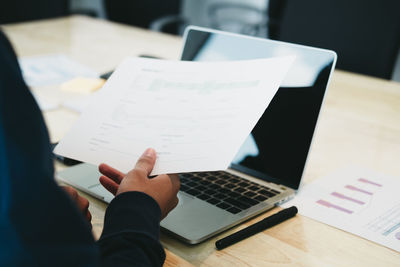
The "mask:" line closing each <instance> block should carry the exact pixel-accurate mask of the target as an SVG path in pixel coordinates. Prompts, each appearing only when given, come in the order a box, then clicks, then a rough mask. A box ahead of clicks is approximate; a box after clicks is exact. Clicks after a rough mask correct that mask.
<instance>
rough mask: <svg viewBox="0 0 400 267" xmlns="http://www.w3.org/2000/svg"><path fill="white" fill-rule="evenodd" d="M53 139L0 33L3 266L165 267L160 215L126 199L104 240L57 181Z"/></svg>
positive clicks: (131, 196)
mask: <svg viewBox="0 0 400 267" xmlns="http://www.w3.org/2000/svg"><path fill="white" fill-rule="evenodd" d="M53 177H54V167H53V159H52V152H51V149H50V144H49V136H48V133H47V129H46V126H45V123H44V120H43V117H42V114H41V112H40V110H39V108H38V106H37V104H36V103H35V101H34V99H33V97H32V95H31V93H30V91H29V90H28V88H27V86H26V84H25V83H24V80H23V78H22V75H21V71H20V68H19V65H18V62H17V58H16V56H15V53H14V51H13V50H12V47H11V45H10V43H9V42H8V41H7V39H6V37H5V36H4V34H3V33H1V32H0V266H100V265H101V266H159V265H162V264H163V262H164V260H165V253H164V250H163V249H162V246H161V245H160V243H159V227H160V226H159V221H160V216H161V212H160V208H159V206H158V204H157V203H156V202H155V201H154V200H153V199H152V198H151V197H149V196H148V195H146V194H144V193H140V192H128V193H124V194H121V195H119V196H117V197H116V198H115V199H114V200H113V201H112V202H111V203H110V205H109V206H108V208H107V211H106V216H105V219H104V229H103V233H102V235H101V238H100V240H99V241H98V242H95V240H94V238H93V236H92V233H91V231H90V228H89V225H88V224H87V222H86V221H85V219H84V218H83V216H82V215H81V214H80V212H79V211H78V210H77V208H76V207H75V205H74V203H72V201H71V200H70V199H69V197H68V196H67V195H66V194H65V193H64V192H63V191H62V190H61V189H60V188H59V187H58V186H57V184H56V182H55V181H54V178H53Z"/></svg>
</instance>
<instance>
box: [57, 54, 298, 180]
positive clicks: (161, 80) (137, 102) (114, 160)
mask: <svg viewBox="0 0 400 267" xmlns="http://www.w3.org/2000/svg"><path fill="white" fill-rule="evenodd" d="M293 61H294V57H283V58H271V59H258V60H250V61H232V62H188V61H164V60H156V59H146V58H128V59H126V60H125V61H124V62H123V63H122V64H121V65H120V66H119V67H118V68H117V70H116V71H115V72H114V74H113V75H112V76H111V77H110V79H109V80H108V82H107V83H106V84H105V86H104V87H103V88H102V89H101V90H100V91H99V92H98V94H97V95H96V96H95V98H94V99H93V100H92V101H91V104H90V105H89V107H88V108H86V109H85V111H84V112H83V114H82V116H81V117H80V119H79V120H78V122H77V123H76V124H75V125H74V126H73V128H72V130H71V131H70V132H69V133H68V134H67V135H66V136H65V138H64V139H62V140H61V142H60V144H59V145H58V146H57V147H56V149H55V153H57V154H60V155H63V156H66V157H70V158H74V159H78V160H81V161H84V162H88V163H92V164H99V163H102V162H104V163H107V164H110V165H111V166H113V167H115V168H117V169H120V170H121V171H124V172H126V171H128V170H130V169H132V168H133V167H134V165H135V163H136V161H137V159H138V158H139V157H140V155H141V154H142V152H144V151H145V149H146V148H148V147H152V148H154V149H155V150H156V152H157V155H158V158H157V161H156V165H155V167H154V169H153V172H152V174H153V175H156V174H160V173H181V172H192V171H215V170H224V169H226V168H227V167H228V166H229V164H230V162H231V160H232V159H233V158H234V156H235V154H236V152H237V151H238V149H239V148H240V146H241V144H242V143H243V142H244V141H245V139H246V137H247V136H248V135H249V133H250V132H251V130H252V129H253V127H254V126H255V124H256V122H257V121H258V119H259V118H260V117H261V115H262V114H263V112H264V110H265V109H266V108H267V106H268V105H269V103H270V101H271V100H272V98H273V96H274V95H275V93H276V92H277V90H278V88H279V85H280V83H281V81H282V79H283V78H284V76H285V74H286V72H287V71H288V69H289V67H290V65H291V64H292V63H293Z"/></svg>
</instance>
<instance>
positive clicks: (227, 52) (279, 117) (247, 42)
mask: <svg viewBox="0 0 400 267" xmlns="http://www.w3.org/2000/svg"><path fill="white" fill-rule="evenodd" d="M284 55H295V56H296V61H295V63H294V65H293V67H292V68H291V70H290V71H289V73H288V75H287V77H286V78H285V80H284V82H283V84H282V86H281V87H280V89H279V90H278V93H277V95H276V96H275V97H274V99H273V101H272V102H271V104H270V106H269V107H268V108H267V110H266V111H265V113H264V115H263V116H262V118H261V119H260V121H259V122H258V124H257V125H256V127H255V128H254V129H253V132H252V134H251V135H250V136H249V138H248V139H247V140H246V142H245V143H244V144H243V146H242V148H241V149H240V151H239V152H238V154H237V156H236V157H235V159H234V160H233V161H232V164H231V167H230V168H229V169H228V170H226V171H225V173H226V174H227V175H224V172H218V173H194V174H182V175H181V180H182V181H183V183H182V185H181V191H180V192H179V193H178V198H179V204H178V206H177V207H176V208H175V209H174V210H173V211H171V212H170V214H169V215H168V216H167V217H166V218H165V219H164V220H162V221H161V227H162V230H164V231H165V232H167V233H170V234H172V235H174V236H176V237H177V238H178V239H180V240H182V241H184V242H186V243H190V244H197V243H199V242H201V241H204V240H206V239H208V238H210V237H212V236H214V235H216V234H218V233H220V232H222V231H224V230H226V229H229V228H231V227H233V226H235V225H237V224H239V223H241V222H243V221H245V220H247V219H249V218H251V217H253V216H255V215H257V214H260V213H262V212H264V211H267V210H269V209H271V208H273V207H274V206H276V205H278V204H280V203H282V202H285V201H287V200H288V199H290V198H292V197H293V196H294V194H295V193H296V190H297V189H298V188H299V187H300V182H301V178H302V175H303V171H304V167H305V164H306V159H307V156H308V153H309V150H310V146H311V142H312V137H313V134H314V131H315V128H316V124H317V119H318V115H319V113H320V109H321V106H322V103H323V99H324V95H325V91H326V89H327V86H328V83H329V80H330V76H331V73H332V72H333V69H334V66H335V63H336V54H335V53H334V52H333V51H329V50H324V49H319V48H313V47H307V46H301V45H295V44H289V43H284V42H278V41H273V40H268V39H261V38H255V37H249V36H243V35H239V34H232V33H226V32H221V31H216V30H211V29H206V28H200V27H194V26H189V27H188V28H187V29H186V31H185V34H184V47H183V50H182V56H181V59H182V60H195V61H204V60H216V61H221V60H240V59H252V58H263V57H274V56H284ZM266 75H268V73H266ZM188 176H189V177H188ZM214 176H215V177H217V176H218V177H219V178H218V180H219V181H220V182H221V183H224V182H225V181H224V180H223V179H224V177H227V178H226V179H227V181H231V182H229V183H226V184H223V185H222V186H221V187H222V188H225V185H228V184H230V187H232V188H229V190H237V191H232V193H230V194H231V195H230V197H227V198H224V197H221V199H219V198H217V197H215V196H222V195H221V194H215V195H212V196H210V198H207V194H205V192H211V191H213V190H210V189H209V188H208V187H207V186H209V185H214V187H216V185H215V183H216V182H215V180H210V181H208V180H207V181H206V179H214V178H213V177H214ZM234 176H235V177H236V176H237V177H240V179H244V180H245V181H250V182H248V183H247V182H243V180H240V181H238V179H236V178H234ZM56 177H57V178H58V179H59V180H62V181H64V182H66V183H68V184H71V185H72V186H75V187H77V188H79V189H80V190H82V191H84V192H87V193H89V194H91V195H93V196H95V197H97V198H99V199H102V200H103V201H105V202H107V203H109V202H110V201H111V200H112V199H113V195H112V194H111V193H109V192H108V191H106V190H105V189H104V188H103V187H102V186H101V185H100V183H99V181H98V179H99V177H100V173H99V172H98V170H97V167H96V166H93V165H90V164H85V163H83V164H79V165H76V166H73V167H70V168H67V169H65V170H62V171H60V172H58V173H57V175H56ZM221 177H222V178H221ZM232 181H235V182H232ZM200 183H201V184H200ZM246 183H247V184H248V185H247V184H246ZM190 184H194V187H193V188H189V185H190ZM238 184H244V185H245V186H246V187H243V189H240V190H239V188H240V187H241V186H239V185H238ZM258 185H260V186H258ZM196 188H197V189H199V190H197V189H196ZM249 188H254V189H255V190H254V192H250V191H251V190H250V189H249ZM183 189H184V190H183ZM193 189H194V190H193ZM200 189H201V190H200ZM213 189H215V188H213ZM207 190H208V191H207ZM215 190H217V189H215ZM215 190H214V191H215ZM243 190H244V191H243ZM225 191H226V192H227V193H228V194H229V192H228V187H226V188H225ZM193 192H195V193H193ZM238 192H240V193H238ZM271 192H273V193H271ZM267 193H268V194H267ZM239 195H240V196H239ZM249 198H251V199H249ZM211 199H213V201H210V200H211ZM243 199H247V200H248V202H250V203H251V205H246V203H244V202H245V200H243ZM224 200H228V202H224ZM229 200H230V202H229ZM216 201H219V202H218V203H214V202H216ZM237 201H239V202H240V201H242V202H240V204H243V206H241V205H239V207H236V203H239V202H237ZM243 201H244V202H243ZM223 202H224V203H223ZM226 203H228V204H226ZM247 204H249V203H247ZM249 206H250V207H249ZM221 207H224V208H221ZM239 210H240V211H239Z"/></svg>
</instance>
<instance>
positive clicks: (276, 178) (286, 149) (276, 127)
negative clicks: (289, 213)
mask: <svg viewBox="0 0 400 267" xmlns="http://www.w3.org/2000/svg"><path fill="white" fill-rule="evenodd" d="M286 55H295V56H296V60H295V62H294V64H293V66H292V67H291V69H290V70H289V72H288V74H287V75H286V77H285V79H284V81H283V83H282V85H281V87H280V88H279V90H278V92H277V94H276V95H275V97H274V98H273V100H272V102H271V103H270V105H269V106H268V108H267V109H266V111H265V112H264V114H263V115H262V117H261V118H260V120H259V121H258V123H257V125H256V126H255V127H254V129H253V131H252V133H251V134H250V135H249V136H248V138H247V139H246V141H245V142H244V144H243V145H242V147H241V148H240V150H239V151H238V153H237V155H236V156H235V158H234V159H233V161H232V163H231V168H233V169H236V170H238V171H241V172H244V173H247V174H249V175H252V176H255V177H258V178H260V179H263V180H266V181H269V182H274V183H277V184H283V185H286V186H289V187H291V188H294V189H298V187H299V185H300V181H301V177H302V175H303V170H304V167H305V164H306V159H307V155H308V152H309V149H310V145H311V141H312V137H313V134H314V130H315V126H316V123H317V119H318V114H319V112H320V108H321V104H322V101H323V97H324V94H325V90H326V88H327V84H328V80H329V77H330V74H331V70H332V68H333V67H334V65H335V63H336V54H335V53H334V52H333V51H329V50H323V49H317V48H312V47H306V46H300V45H294V44H289V43H284V42H278V41H272V40H267V39H261V38H254V37H247V36H243V35H237V34H229V33H224V32H219V31H212V30H208V29H203V28H198V27H189V28H188V29H187V30H186V32H185V43H184V48H183V50H182V57H181V59H182V60H189V61H225V60H242V59H255V58H268V57H276V56H286ZM265 75H268V73H265Z"/></svg>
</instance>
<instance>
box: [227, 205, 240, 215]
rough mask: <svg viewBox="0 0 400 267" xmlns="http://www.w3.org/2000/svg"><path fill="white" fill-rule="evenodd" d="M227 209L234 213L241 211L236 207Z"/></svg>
mask: <svg viewBox="0 0 400 267" xmlns="http://www.w3.org/2000/svg"><path fill="white" fill-rule="evenodd" d="M226 211H229V212H230V213H233V214H236V213H239V212H241V210H240V209H238V208H235V207H232V208H229V209H227V210H226Z"/></svg>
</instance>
